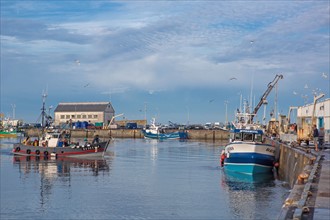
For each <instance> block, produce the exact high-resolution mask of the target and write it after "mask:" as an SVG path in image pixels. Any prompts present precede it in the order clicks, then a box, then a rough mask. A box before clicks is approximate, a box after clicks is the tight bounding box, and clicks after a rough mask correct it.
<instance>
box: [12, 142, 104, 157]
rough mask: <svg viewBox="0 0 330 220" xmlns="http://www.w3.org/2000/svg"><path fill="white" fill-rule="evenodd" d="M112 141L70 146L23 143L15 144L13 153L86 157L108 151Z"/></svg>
mask: <svg viewBox="0 0 330 220" xmlns="http://www.w3.org/2000/svg"><path fill="white" fill-rule="evenodd" d="M109 142H110V141H105V142H100V143H96V144H92V145H90V146H72V147H71V146H68V147H43V146H32V145H25V144H22V143H17V144H14V147H13V150H12V153H13V154H14V155H21V156H38V157H51V156H55V157H86V156H101V155H103V153H104V152H105V151H106V149H107V147H108V145H109Z"/></svg>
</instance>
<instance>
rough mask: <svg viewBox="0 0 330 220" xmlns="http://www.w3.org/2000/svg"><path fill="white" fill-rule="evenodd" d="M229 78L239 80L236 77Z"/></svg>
mask: <svg viewBox="0 0 330 220" xmlns="http://www.w3.org/2000/svg"><path fill="white" fill-rule="evenodd" d="M229 80H237V78H236V77H231V78H230V79H229Z"/></svg>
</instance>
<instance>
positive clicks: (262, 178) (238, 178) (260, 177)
mask: <svg viewBox="0 0 330 220" xmlns="http://www.w3.org/2000/svg"><path fill="white" fill-rule="evenodd" d="M223 174H224V177H225V181H226V182H227V184H228V183H229V184H230V183H231V182H233V183H234V184H237V183H251V184H257V183H269V182H270V181H273V180H274V175H273V174H272V173H271V172H269V173H258V174H253V175H251V174H245V173H239V172H235V171H229V170H225V171H224V172H223Z"/></svg>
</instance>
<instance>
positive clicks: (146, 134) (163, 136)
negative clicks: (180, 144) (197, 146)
mask: <svg viewBox="0 0 330 220" xmlns="http://www.w3.org/2000/svg"><path fill="white" fill-rule="evenodd" d="M142 132H143V135H144V137H145V138H150V139H160V140H165V139H187V138H188V135H187V133H186V132H183V131H182V132H181V131H179V132H172V133H153V132H148V131H145V130H143V131H142Z"/></svg>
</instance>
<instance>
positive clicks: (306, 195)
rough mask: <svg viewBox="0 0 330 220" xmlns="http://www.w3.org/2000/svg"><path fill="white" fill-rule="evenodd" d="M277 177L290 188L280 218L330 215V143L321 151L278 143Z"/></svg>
mask: <svg viewBox="0 0 330 220" xmlns="http://www.w3.org/2000/svg"><path fill="white" fill-rule="evenodd" d="M279 168H280V169H279V176H280V179H281V180H284V181H286V182H288V183H289V184H290V188H291V189H292V190H291V192H290V194H289V196H288V197H287V198H286V200H285V201H284V204H283V207H282V210H281V213H280V216H279V220H287V219H293V220H299V219H317V220H319V219H321V220H322V219H326V220H328V219H329V217H330V145H329V144H328V145H325V147H324V149H323V150H321V151H318V152H316V151H314V148H313V146H304V147H300V146H298V147H297V146H288V145H285V144H281V157H280V166H279Z"/></svg>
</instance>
